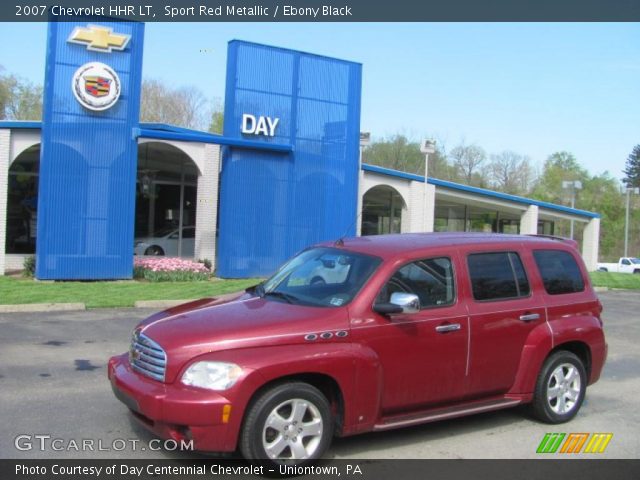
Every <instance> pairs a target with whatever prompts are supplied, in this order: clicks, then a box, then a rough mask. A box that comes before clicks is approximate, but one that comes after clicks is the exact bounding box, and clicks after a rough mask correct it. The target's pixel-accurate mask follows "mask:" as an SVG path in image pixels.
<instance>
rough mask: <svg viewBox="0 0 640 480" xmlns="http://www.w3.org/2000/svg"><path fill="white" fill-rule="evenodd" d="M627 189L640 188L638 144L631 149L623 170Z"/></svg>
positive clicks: (639, 146) (639, 153)
mask: <svg viewBox="0 0 640 480" xmlns="http://www.w3.org/2000/svg"><path fill="white" fill-rule="evenodd" d="M623 173H624V175H625V177H624V179H623V182H624V183H625V184H626V185H627V187H640V144H639V145H636V146H635V147H633V150H632V151H631V153H630V154H629V156H628V157H627V163H626V164H625V168H624V170H623Z"/></svg>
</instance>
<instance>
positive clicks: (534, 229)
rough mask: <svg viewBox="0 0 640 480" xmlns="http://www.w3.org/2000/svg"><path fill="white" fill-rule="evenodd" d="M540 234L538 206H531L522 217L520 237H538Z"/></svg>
mask: <svg viewBox="0 0 640 480" xmlns="http://www.w3.org/2000/svg"><path fill="white" fill-rule="evenodd" d="M537 233H538V206H537V205H529V207H528V208H527V209H526V210H525V211H524V212H522V215H521V216H520V235H537Z"/></svg>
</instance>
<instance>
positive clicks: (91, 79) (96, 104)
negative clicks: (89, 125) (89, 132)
mask: <svg viewBox="0 0 640 480" xmlns="http://www.w3.org/2000/svg"><path fill="white" fill-rule="evenodd" d="M71 88H72V90H73V95H74V96H75V97H76V100H78V102H80V105H82V106H83V107H85V108H88V109H89V110H94V111H97V112H100V111H103V110H107V109H109V108H111V107H113V105H115V103H116V102H117V101H118V98H119V97H120V78H119V77H118V74H117V73H116V72H115V70H113V69H112V68H111V67H109V66H108V65H105V64H104V63H101V62H90V63H85V64H84V65H82V66H81V67H80V68H78V70H76V73H75V74H74V75H73V80H72V81H71Z"/></svg>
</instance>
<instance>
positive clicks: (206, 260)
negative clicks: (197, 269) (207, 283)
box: [198, 258, 213, 271]
mask: <svg viewBox="0 0 640 480" xmlns="http://www.w3.org/2000/svg"><path fill="white" fill-rule="evenodd" d="M198 263H202V264H203V265H204V266H205V267H207V270H209V271H211V267H212V266H213V264H212V263H211V260H209V259H208V258H201V259H200V260H198Z"/></svg>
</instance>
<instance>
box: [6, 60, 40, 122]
mask: <svg viewBox="0 0 640 480" xmlns="http://www.w3.org/2000/svg"><path fill="white" fill-rule="evenodd" d="M0 71H2V70H1V67H0ZM41 118H42V86H40V85H33V84H32V83H30V82H28V81H26V80H24V79H21V78H19V77H16V76H15V75H7V74H3V75H0V120H3V119H9V120H40V119H41Z"/></svg>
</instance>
